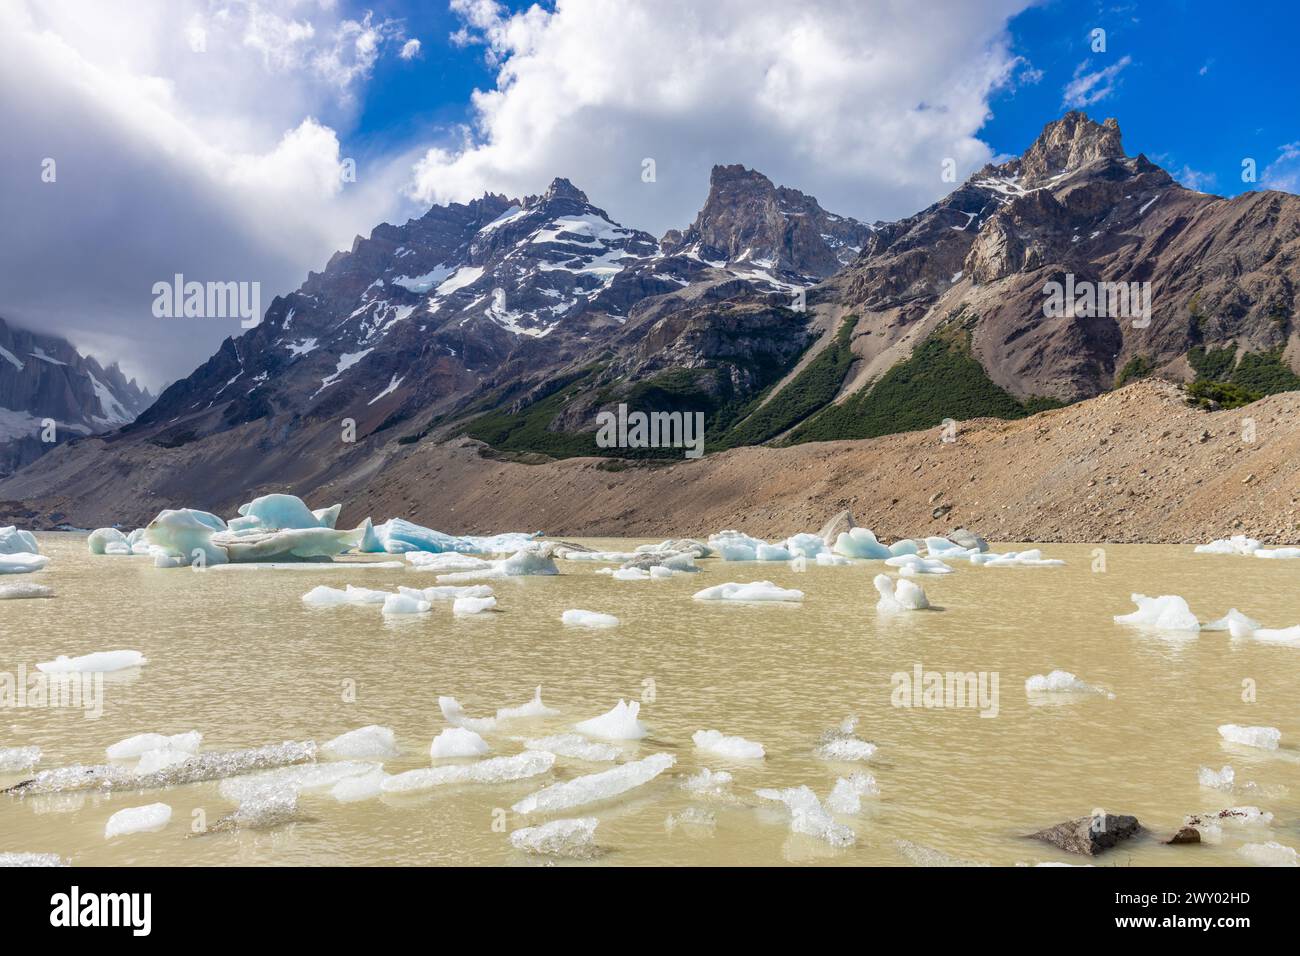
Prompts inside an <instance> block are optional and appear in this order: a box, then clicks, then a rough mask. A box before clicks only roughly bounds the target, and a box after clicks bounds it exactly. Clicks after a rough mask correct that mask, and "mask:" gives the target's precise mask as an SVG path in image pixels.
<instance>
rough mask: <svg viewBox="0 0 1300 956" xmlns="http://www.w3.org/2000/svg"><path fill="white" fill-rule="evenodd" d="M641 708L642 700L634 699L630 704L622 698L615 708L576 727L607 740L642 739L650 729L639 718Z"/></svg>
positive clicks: (580, 731) (580, 730)
mask: <svg viewBox="0 0 1300 956" xmlns="http://www.w3.org/2000/svg"><path fill="white" fill-rule="evenodd" d="M640 710H641V703H640V701H635V700H634V701H632V702H631V703H630V704H629V703H627V702H626V701H624V700H622V699H621V698H620V699H619V702H618V703H617V704H615V705H614V709H613V710H611V711H609V712H608V713H605V714H601V715H600V716H599V717H593V718H591V719H590V720H584V721H583V722H582V723H580V724H578V725H577V727H576V728H575V729H576V730H577V731H578V732H579V733H583V734H589V735H590V736H592V737H604V738H605V739H606V740H640V739H641V738H642V737H645V736H646V735H647V734H649V733H650V729H649V728H648V727H646V725H645V724H643V723H641V721H639V720H637V714H638V713H639V712H640Z"/></svg>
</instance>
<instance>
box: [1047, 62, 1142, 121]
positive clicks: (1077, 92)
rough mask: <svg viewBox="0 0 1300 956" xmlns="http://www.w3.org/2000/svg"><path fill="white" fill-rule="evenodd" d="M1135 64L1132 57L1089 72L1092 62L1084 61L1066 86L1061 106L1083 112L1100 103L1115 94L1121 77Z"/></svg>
mask: <svg viewBox="0 0 1300 956" xmlns="http://www.w3.org/2000/svg"><path fill="white" fill-rule="evenodd" d="M1132 62H1133V58H1132V57H1131V56H1125V57H1121V58H1120V59H1119V60H1117V61H1116V62H1115V63H1112V64H1111V65H1110V66H1108V67H1105V68H1104V69H1100V70H1091V71H1090V70H1089V69H1088V67H1090V66H1091V65H1092V61H1091V60H1084V61H1083V62H1082V63H1080V64H1079V65H1078V66H1077V67H1075V68H1074V78H1073V79H1072V80H1070V82H1069V83H1067V84H1066V85H1065V91H1064V94H1063V96H1062V98H1061V104H1062V105H1063V106H1067V107H1069V108H1070V109H1074V110H1081V109H1084V108H1085V107H1088V106H1091V105H1092V104H1093V103H1099V102H1101V101H1102V100H1104V99H1105V98H1106V97H1108V96H1110V95H1111V94H1112V93H1114V92H1115V89H1116V87H1117V86H1118V85H1119V75H1120V73H1121V72H1123V70H1124V68H1125V67H1127V66H1128V65H1129V64H1130V63H1132Z"/></svg>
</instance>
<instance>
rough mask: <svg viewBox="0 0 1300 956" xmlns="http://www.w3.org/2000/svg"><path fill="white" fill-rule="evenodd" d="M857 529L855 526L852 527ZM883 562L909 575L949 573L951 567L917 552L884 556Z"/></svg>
mask: <svg viewBox="0 0 1300 956" xmlns="http://www.w3.org/2000/svg"><path fill="white" fill-rule="evenodd" d="M854 530H855V531H856V530H857V529H856V528H855V529H854ZM885 564H887V565H889V567H891V568H898V569H899V573H900V574H903V575H906V576H909V577H910V576H911V575H914V574H951V573H952V568H950V567H948V565H946V564H944V563H943V562H942V561H940V560H939V559H938V558H923V557H921V556H920V555H918V554H899V555H895V556H894V557H892V558H886V559H885Z"/></svg>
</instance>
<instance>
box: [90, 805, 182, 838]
mask: <svg viewBox="0 0 1300 956" xmlns="http://www.w3.org/2000/svg"><path fill="white" fill-rule="evenodd" d="M171 818H172V808H171V807H169V806H168V805H167V804H165V803H150V804H147V805H145V806H143V807H128V808H127V809H125V810H118V811H117V813H115V814H113V815H112V816H111V817H109V818H108V822H107V823H106V824H104V839H105V840H111V839H113V837H118V836H126V835H128V834H131V833H152V832H155V831H157V830H161V829H162V828H163V827H165V826H167V824H168V823H170V822H171Z"/></svg>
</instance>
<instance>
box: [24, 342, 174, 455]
mask: <svg viewBox="0 0 1300 956" xmlns="http://www.w3.org/2000/svg"><path fill="white" fill-rule="evenodd" d="M152 401H153V396H152V395H150V394H149V391H148V390H147V389H143V388H141V387H140V386H139V385H137V384H136V382H135V380H134V379H132V380H130V381H128V380H127V378H126V376H124V375H123V374H122V371H121V370H120V369H119V368H118V367H117V365H116V364H113V365H110V366H108V368H104V367H103V366H101V365H100V364H99V363H98V362H97V361H95V359H94V358H91V357H89V356H83V355H81V354H80V353H79V352H78V351H77V350H76V349H75V348H73V346H72V345H71V343H69V342H68V341H67V340H66V339H63V338H60V337H58V336H55V335H46V334H43V333H39V332H29V331H27V330H26V329H19V328H15V327H13V326H11V325H9V324H7V323H6V322H5V321H4V320H3V319H0V475H7V474H9V473H10V472H12V471H14V470H15V469H17V468H20V467H21V466H23V465H25V464H28V463H29V462H32V461H35V460H36V459H37V458H39V457H40V456H41V455H42V454H44V453H45V452H46V451H48V450H49V449H50V448H51V447H53V445H54V444H55V443H57V442H63V441H66V440H68V439H69V438H73V437H75V436H78V435H90V434H95V433H98V432H105V431H109V430H111V429H114V428H117V427H119V426H121V425H125V424H127V423H129V422H131V421H132V420H133V419H134V418H135V417H136V416H137V415H139V414H140V412H142V411H143V410H144V409H145V408H147V407H148V406H149V403H150V402H152ZM48 420H52V421H53V422H54V427H53V429H52V430H47V428H46V422H47V421H48ZM47 434H48V435H49V436H50V437H51V438H52V439H53V441H45V440H43V437H44V436H45V435H47Z"/></svg>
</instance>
